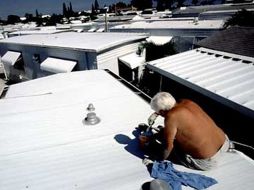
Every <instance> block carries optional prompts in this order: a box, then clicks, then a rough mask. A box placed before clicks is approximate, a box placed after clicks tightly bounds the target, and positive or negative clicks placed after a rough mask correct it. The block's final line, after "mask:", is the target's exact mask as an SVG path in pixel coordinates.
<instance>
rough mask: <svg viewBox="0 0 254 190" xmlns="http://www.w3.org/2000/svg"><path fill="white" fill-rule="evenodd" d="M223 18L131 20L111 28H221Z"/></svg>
mask: <svg viewBox="0 0 254 190" xmlns="http://www.w3.org/2000/svg"><path fill="white" fill-rule="evenodd" d="M223 24H224V21H223V20H200V21H198V22H197V23H195V22H193V21H192V20H179V21H177V20H171V21H169V20H167V21H153V22H145V21H140V22H133V23H131V24H123V25H117V26H114V27H112V28H113V29H121V28H125V29H126V28H129V29H134V28H137V29H138V28H143V29H218V28H222V26H223Z"/></svg>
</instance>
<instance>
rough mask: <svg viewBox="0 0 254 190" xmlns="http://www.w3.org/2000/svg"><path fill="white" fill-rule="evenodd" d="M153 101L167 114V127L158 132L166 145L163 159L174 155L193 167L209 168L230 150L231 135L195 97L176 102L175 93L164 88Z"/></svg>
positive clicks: (159, 110)
mask: <svg viewBox="0 0 254 190" xmlns="http://www.w3.org/2000/svg"><path fill="white" fill-rule="evenodd" d="M150 105H151V108H152V109H153V110H154V111H155V112H156V113H157V114H158V115H161V116H162V117H164V128H162V129H161V131H160V132H159V135H157V136H159V137H160V140H161V142H162V146H163V150H162V155H161V157H162V158H161V159H163V160H166V159H169V160H170V156H172V157H174V158H177V160H178V161H180V163H181V164H183V165H185V166H187V167H189V168H193V169H199V170H209V169H211V168H213V167H215V166H216V165H217V161H218V157H219V155H220V154H221V153H222V152H226V151H228V149H229V147H230V141H229V139H228V137H227V135H226V134H225V133H224V132H223V130H222V129H220V128H219V127H218V126H217V125H216V124H215V122H214V121H213V120H212V119H211V117H209V116H208V115H207V114H206V113H205V111H204V110H203V109H202V108H201V107H200V106H199V105H197V104H196V103H194V102H193V101H191V100H187V99H183V100H180V101H179V102H176V100H175V98H174V97H173V96H172V95H171V94H169V93H167V92H160V93H158V94H156V95H155V96H154V97H153V98H152V100H151V103H150ZM173 148H174V149H173Z"/></svg>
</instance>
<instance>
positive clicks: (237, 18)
mask: <svg viewBox="0 0 254 190" xmlns="http://www.w3.org/2000/svg"><path fill="white" fill-rule="evenodd" d="M253 20H254V12H252V11H247V10H246V9H242V10H240V11H238V12H237V13H235V14H234V15H233V16H232V17H231V18H229V19H228V20H227V21H226V22H225V24H224V26H223V27H224V28H227V27H229V26H248V27H254V22H253Z"/></svg>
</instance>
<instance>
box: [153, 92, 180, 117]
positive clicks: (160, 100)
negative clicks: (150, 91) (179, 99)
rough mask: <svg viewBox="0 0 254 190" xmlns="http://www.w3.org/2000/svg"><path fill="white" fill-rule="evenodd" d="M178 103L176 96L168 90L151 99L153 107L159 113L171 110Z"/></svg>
mask: <svg viewBox="0 0 254 190" xmlns="http://www.w3.org/2000/svg"><path fill="white" fill-rule="evenodd" d="M175 104H176V100H175V98H174V97H173V96H172V95H171V94H170V93H168V92H159V93H157V94H156V95H155V96H154V97H153V98H152V100H151V103H150V105H151V108H152V109H153V110H154V111H155V112H156V113H158V114H161V115H163V114H162V113H164V112H167V111H169V110H170V109H172V108H173V107H174V106H175Z"/></svg>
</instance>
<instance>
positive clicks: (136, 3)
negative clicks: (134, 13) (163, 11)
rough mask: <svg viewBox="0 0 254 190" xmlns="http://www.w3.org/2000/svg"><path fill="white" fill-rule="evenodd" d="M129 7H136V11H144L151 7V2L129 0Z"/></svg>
mask: <svg viewBox="0 0 254 190" xmlns="http://www.w3.org/2000/svg"><path fill="white" fill-rule="evenodd" d="M131 5H132V6H134V7H136V8H137V9H138V10H144V9H147V8H152V7H153V1H152V0H131Z"/></svg>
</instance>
